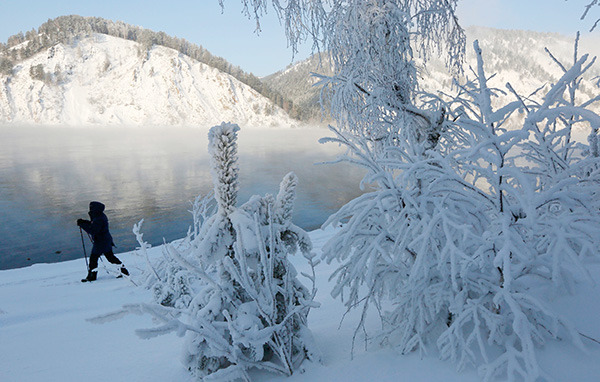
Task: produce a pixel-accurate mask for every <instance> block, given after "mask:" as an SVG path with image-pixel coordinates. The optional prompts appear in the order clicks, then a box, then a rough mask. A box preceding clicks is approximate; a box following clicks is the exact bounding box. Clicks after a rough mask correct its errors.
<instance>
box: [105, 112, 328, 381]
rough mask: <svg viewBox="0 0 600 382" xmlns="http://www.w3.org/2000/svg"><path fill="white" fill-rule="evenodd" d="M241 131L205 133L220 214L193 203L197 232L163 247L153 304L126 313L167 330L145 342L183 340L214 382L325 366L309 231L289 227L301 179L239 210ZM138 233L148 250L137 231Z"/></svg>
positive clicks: (188, 355)
mask: <svg viewBox="0 0 600 382" xmlns="http://www.w3.org/2000/svg"><path fill="white" fill-rule="evenodd" d="M238 131H239V127H238V126H237V125H233V124H226V123H223V124H221V125H219V126H215V127H213V128H212V129H211V130H210V133H209V152H210V154H211V166H212V176H213V182H214V200H215V201H216V206H217V207H216V211H215V208H212V207H211V206H212V204H211V200H212V199H197V202H196V204H195V207H194V209H193V214H194V229H193V230H190V231H189V233H188V236H187V237H186V238H185V239H184V240H183V241H181V242H178V243H176V244H174V243H173V244H166V245H165V251H164V254H163V258H162V259H161V260H160V262H159V263H158V265H153V266H152V267H151V268H150V269H149V270H148V272H147V275H148V276H147V277H148V280H150V281H149V283H148V285H150V286H151V287H152V288H153V290H154V296H155V304H140V305H132V306H127V307H125V311H128V312H133V313H149V314H151V315H152V316H153V317H154V318H155V319H157V320H158V322H160V323H162V326H160V327H158V328H153V329H148V330H138V331H137V333H138V334H139V335H140V336H142V337H145V338H149V337H154V336H156V335H160V334H165V333H169V332H173V331H175V332H177V333H178V334H179V335H181V336H183V335H185V344H184V346H183V363H184V365H185V366H186V367H187V368H188V369H189V370H190V371H191V372H192V373H193V374H194V375H195V376H197V377H199V378H207V379H210V380H211V381H234V380H244V381H248V380H250V374H249V371H250V370H251V369H262V370H268V371H271V372H275V373H279V374H283V375H291V374H292V373H293V372H294V371H296V370H298V368H299V367H300V365H301V363H302V362H303V361H304V360H306V359H311V360H316V361H318V360H319V359H320V356H319V354H318V350H317V349H316V347H315V345H314V341H313V339H312V335H311V333H310V331H309V329H308V323H307V318H308V313H309V310H310V309H311V308H313V307H317V306H318V304H317V303H316V302H315V301H314V297H315V294H316V289H315V287H314V285H315V279H314V277H315V275H314V266H315V265H316V263H317V262H316V261H315V260H314V254H313V253H312V252H311V251H312V244H311V242H310V239H309V237H308V235H307V233H306V232H305V231H303V230H302V229H300V228H299V227H297V226H296V225H294V224H293V223H292V221H291V219H292V210H293V205H294V200H295V192H296V185H297V182H298V179H297V177H296V175H294V174H293V173H289V174H288V175H286V176H285V177H284V179H283V181H282V183H281V186H280V190H279V193H278V195H277V197H273V196H271V195H269V194H267V195H265V196H264V197H260V196H253V197H251V198H250V200H249V201H248V202H246V203H244V204H243V205H241V206H239V207H237V206H236V201H237V193H238V182H237V174H238V168H237V132H238ZM136 232H137V233H136V236H137V237H138V241H139V242H140V245H141V250H142V251H145V248H146V246H145V243H144V242H143V240H142V237H141V234H139V226H137V227H136ZM297 252H300V253H301V254H302V255H303V256H304V258H305V259H306V260H307V262H308V265H309V268H310V269H311V271H310V272H309V274H305V273H303V275H304V276H305V277H307V278H308V279H309V281H310V282H311V284H312V288H307V287H305V286H304V285H303V284H302V283H301V282H300V280H299V277H298V276H299V275H298V273H297V271H296V270H295V268H294V266H293V265H292V264H291V263H290V261H289V258H288V257H289V256H290V255H294V254H296V253H297ZM120 314H122V312H120V313H117V314H116V315H114V316H115V317H117V316H120ZM108 318H110V317H109V316H107V317H104V318H103V319H108Z"/></svg>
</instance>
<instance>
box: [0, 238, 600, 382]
mask: <svg viewBox="0 0 600 382" xmlns="http://www.w3.org/2000/svg"><path fill="white" fill-rule="evenodd" d="M310 235H311V238H312V240H313V243H314V245H315V249H316V251H317V253H320V248H321V246H322V245H323V243H324V242H325V241H326V240H327V238H328V237H329V235H330V233H329V232H323V231H320V230H318V231H313V232H311V233H310ZM151 252H152V255H153V256H158V255H159V254H160V247H156V248H153V249H152V250H151ZM118 257H119V258H120V259H122V260H123V261H124V263H125V264H126V265H127V266H128V268H129V269H130V270H131V271H132V274H133V280H134V281H135V280H136V277H139V275H140V273H141V269H142V268H143V267H144V261H143V259H142V258H141V257H138V256H136V255H135V254H133V253H124V254H119V255H118ZM302 260H303V259H302V258H301V257H300V256H297V257H296V258H294V259H293V261H294V263H295V264H296V266H297V268H298V269H299V270H301V269H302V267H303V266H304V262H303V261H302ZM334 268H335V264H332V265H327V264H325V263H322V264H320V265H319V266H318V267H317V283H318V287H319V293H318V295H317V300H318V301H319V302H320V303H321V308H319V309H314V310H312V311H311V314H310V316H309V326H310V328H311V329H312V331H313V333H314V335H315V338H316V341H317V344H318V345H319V347H320V350H321V352H322V355H323V364H322V365H319V364H311V363H306V364H305V372H304V373H302V374H300V373H298V374H296V375H294V376H292V377H290V378H285V377H280V376H276V375H272V374H265V373H261V374H258V373H257V374H255V381H289V382H294V381H311V382H318V381H344V382H359V381H367V380H369V381H383V382H385V381H410V382H429V381H444V382H459V381H460V382H471V381H472V382H475V381H479V377H478V376H477V373H476V371H475V370H472V369H471V370H466V371H463V372H461V373H457V372H456V371H455V368H454V365H452V364H451V363H449V362H442V361H440V360H439V359H438V358H437V357H436V355H435V354H430V355H425V356H423V357H421V356H420V355H419V354H410V355H408V356H401V355H397V354H396V353H394V352H393V351H392V350H390V349H378V348H377V346H376V344H370V345H369V348H368V350H367V351H365V347H364V342H363V341H362V337H360V338H359V339H358V340H357V342H356V346H355V351H354V358H353V359H351V352H350V347H351V342H352V334H353V331H354V328H355V326H356V323H357V314H356V312H353V313H351V314H349V315H348V316H346V318H345V320H344V322H343V323H342V325H340V320H341V318H342V316H343V314H344V307H343V305H342V304H341V303H340V302H339V301H336V300H333V299H332V298H331V296H330V294H329V292H330V291H331V288H332V284H331V283H330V282H328V277H329V275H330V274H331V272H332V271H333V269H334ZM589 271H590V273H591V276H592V278H593V279H594V280H595V281H596V285H594V286H590V285H579V286H577V287H576V291H577V293H576V295H574V296H563V297H560V298H556V299H553V300H551V301H548V300H546V302H547V303H548V304H550V305H551V307H552V308H555V309H557V310H558V311H560V312H562V313H563V314H564V316H565V317H566V318H568V319H570V320H571V321H572V322H573V323H574V324H575V325H576V327H577V328H578V330H579V331H580V332H581V333H583V334H586V335H587V336H590V337H593V338H595V339H600V298H599V296H600V285H598V283H600V264H596V265H594V266H591V267H590V268H589ZM84 275H85V262H84V260H83V259H79V260H74V261H68V262H63V263H55V264H37V265H33V266H31V267H28V268H21V269H13V270H6V271H0V380H1V381H2V382H34V381H35V382H38V381H44V382H54V381H57V382H58V381H60V382H75V381H77V382H79V381H85V382H94V381H113V382H119V381H124V382H133V381H144V382H164V381H173V382H191V381H194V379H193V378H192V377H191V376H190V375H189V374H188V372H187V371H186V370H185V369H184V368H183V366H182V365H181V363H180V361H179V355H180V352H181V345H182V339H181V338H178V337H177V336H175V335H173V334H171V335H166V336H162V337H158V338H155V339H152V340H142V339H139V338H138V337H137V336H136V335H135V333H134V331H135V330H136V329H141V328H148V327H152V326H153V324H152V322H151V319H150V318H149V316H127V317H125V318H124V319H121V320H118V321H114V322H110V323H106V324H102V325H97V324H92V323H90V322H88V321H86V319H88V318H91V317H94V316H97V315H100V314H104V313H108V312H111V311H115V310H118V309H119V308H120V307H121V306H122V305H123V304H128V303H137V302H149V301H150V300H151V297H150V292H149V291H147V290H144V289H143V288H139V287H135V286H134V285H133V284H132V283H131V282H129V281H128V280H125V279H115V278H114V277H113V276H111V275H108V274H107V273H106V272H104V271H101V272H100V273H99V280H98V281H96V282H94V283H89V284H82V283H81V282H80V281H79V280H80V279H81V278H82V277H83V276H84ZM369 323H370V325H371V327H376V325H377V320H376V317H375V314H373V315H372V317H371V320H370V322H369ZM583 341H584V344H585V345H586V347H587V353H584V352H582V351H580V350H579V349H576V348H574V347H573V346H572V345H570V344H568V343H565V342H559V341H553V342H549V343H547V344H546V347H545V348H544V349H542V350H541V351H540V364H541V367H542V368H544V370H546V371H547V372H548V373H549V374H550V375H552V376H554V377H555V378H556V381H558V382H562V381H577V382H597V381H599V380H600V362H598V360H600V344H598V343H595V342H592V341H590V340H587V339H584V340H583Z"/></svg>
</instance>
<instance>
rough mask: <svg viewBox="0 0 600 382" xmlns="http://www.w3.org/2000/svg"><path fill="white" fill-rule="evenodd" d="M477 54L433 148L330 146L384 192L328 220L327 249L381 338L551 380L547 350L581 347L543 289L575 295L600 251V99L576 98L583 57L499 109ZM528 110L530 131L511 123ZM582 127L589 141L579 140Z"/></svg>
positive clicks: (344, 290) (349, 138) (339, 290)
mask: <svg viewBox="0 0 600 382" xmlns="http://www.w3.org/2000/svg"><path fill="white" fill-rule="evenodd" d="M475 50H476V54H477V57H478V67H477V68H476V70H475V72H474V73H475V80H474V81H468V82H467V83H466V84H463V85H459V88H460V91H459V94H458V95H457V96H456V97H455V98H454V99H453V100H452V101H451V102H450V103H448V104H447V105H446V108H447V110H448V113H449V115H450V117H451V118H452V120H453V123H450V122H448V121H446V122H442V123H439V124H437V126H439V130H437V131H439V134H440V135H439V139H438V140H437V142H436V143H435V145H429V147H425V146H424V145H427V142H428V140H422V141H419V140H413V141H412V142H410V143H409V146H410V147H412V148H413V149H412V150H409V149H408V148H406V147H405V144H404V143H403V142H397V141H393V142H390V141H388V142H387V144H386V146H385V147H384V148H383V149H380V150H373V149H372V145H371V143H370V141H369V139H368V137H364V136H356V135H351V134H347V133H342V132H339V131H337V130H335V129H334V132H335V133H336V137H335V138H330V139H326V140H325V141H334V142H337V143H340V144H343V145H345V146H347V147H348V148H349V151H350V153H351V156H348V157H346V158H343V159H346V160H349V161H351V162H353V163H356V164H358V165H361V166H364V167H365V168H367V169H368V170H369V174H368V175H367V177H366V178H365V181H366V182H368V183H371V184H373V185H374V188H375V190H374V191H372V192H370V193H366V194H364V195H363V196H361V197H359V198H357V199H355V200H354V201H352V202H350V203H348V204H347V205H346V206H344V207H343V208H342V209H341V210H340V211H339V212H338V213H336V214H335V215H333V216H332V217H331V218H330V219H329V220H328V222H326V224H334V225H338V224H340V223H344V224H343V225H342V226H341V228H340V229H339V231H338V233H337V234H336V236H335V237H334V238H333V239H332V240H331V241H330V242H329V243H328V244H327V245H326V246H325V248H324V255H325V257H326V259H327V260H328V261H333V260H338V261H340V263H341V264H340V267H339V268H338V269H337V271H336V272H335V273H334V275H333V277H335V278H336V287H335V289H334V291H333V294H334V296H338V295H339V296H344V301H345V304H346V306H347V307H348V309H353V308H355V307H358V306H362V309H363V315H362V319H361V321H360V323H359V328H360V327H361V326H362V325H363V323H364V317H365V315H366V313H367V309H368V305H370V304H372V305H374V306H376V308H377V310H378V311H379V312H380V314H381V319H382V322H383V329H382V330H381V332H380V333H378V335H377V337H376V338H378V339H379V340H380V341H381V342H383V343H386V344H388V345H390V346H393V347H396V348H398V350H400V351H401V352H403V353H406V352H411V351H414V350H419V351H427V349H428V348H429V347H431V346H435V347H437V349H438V351H439V353H440V355H441V357H442V358H447V359H451V360H452V361H454V362H456V363H457V366H458V368H459V369H460V368H463V367H465V366H467V365H474V366H479V365H482V366H480V371H481V372H482V375H483V377H484V379H485V380H495V379H496V378H501V379H508V380H525V381H537V380H540V379H541V380H543V379H546V378H548V376H547V375H545V374H544V372H543V371H542V370H540V368H539V366H538V364H537V360H536V347H537V346H540V345H541V344H543V343H544V342H545V341H546V340H547V339H551V338H553V339H557V338H561V339H569V340H570V341H572V342H573V343H575V344H576V345H578V346H581V343H580V339H579V335H578V333H577V331H576V330H575V329H574V328H573V327H571V325H570V324H569V323H568V322H566V321H565V320H563V319H562V318H561V317H559V316H557V315H556V314H555V313H554V312H552V311H551V310H550V309H548V308H547V307H546V306H545V304H544V302H543V298H540V294H541V296H544V293H549V291H552V293H564V292H565V291H569V290H571V286H572V284H573V283H574V282H577V281H580V280H585V279H586V277H588V276H587V272H586V270H585V266H584V262H585V260H586V259H587V258H596V259H597V258H598V256H599V253H598V252H599V249H598V248H599V246H600V214H599V208H598V207H599V206H598V190H599V189H600V178H599V177H598V175H599V173H598V168H599V163H600V162H599V160H598V157H597V154H594V153H597V148H595V147H594V146H593V144H594V143H595V142H596V141H595V139H597V131H598V126H600V117H599V116H598V115H596V114H594V113H593V112H591V111H590V110H588V109H587V107H588V106H589V105H590V104H592V103H593V102H596V101H598V100H599V99H600V97H596V98H594V99H591V100H586V101H584V102H582V103H581V104H576V90H577V86H578V83H579V78H580V77H581V75H583V73H584V72H585V70H587V69H588V68H589V65H586V62H587V60H588V57H587V56H583V57H581V58H578V57H577V53H575V62H574V63H573V65H572V67H571V68H566V67H563V68H564V72H565V73H564V75H563V77H562V78H561V79H560V80H559V81H558V82H557V83H556V84H554V85H552V86H550V87H549V89H545V93H544V94H543V95H541V96H540V95H539V94H538V95H537V96H538V97H539V99H540V101H538V102H536V101H535V99H536V97H535V95H532V96H530V97H527V98H525V97H520V96H516V97H515V101H514V102H513V103H510V104H508V105H505V106H503V107H501V108H499V109H496V110H494V109H493V108H492V102H491V99H492V97H493V96H494V94H495V93H496V92H498V91H499V90H498V89H493V88H490V87H489V86H488V84H487V81H488V77H487V76H486V74H485V72H484V67H483V58H482V53H481V50H480V49H479V46H478V44H477V42H476V43H475ZM592 62H593V61H592ZM508 89H509V91H510V89H512V88H511V87H510V85H508ZM541 91H542V90H540V91H539V92H541ZM517 111H521V112H523V113H524V114H525V120H524V123H523V125H522V128H517V129H508V128H507V126H508V125H509V123H508V121H511V120H513V119H514V120H519V119H518V116H516V115H515V112H517ZM425 115H427V114H425ZM430 120H434V119H430ZM580 125H581V126H580ZM403 126H404V127H406V126H407V125H403ZM579 126H580V127H579ZM399 128H401V127H399ZM583 129H587V130H588V131H590V138H589V139H588V140H589V142H591V143H592V145H585V144H584V143H583V142H578V143H575V142H574V140H573V139H572V136H573V134H575V132H576V131H582V130H583ZM359 328H357V330H358V329H359Z"/></svg>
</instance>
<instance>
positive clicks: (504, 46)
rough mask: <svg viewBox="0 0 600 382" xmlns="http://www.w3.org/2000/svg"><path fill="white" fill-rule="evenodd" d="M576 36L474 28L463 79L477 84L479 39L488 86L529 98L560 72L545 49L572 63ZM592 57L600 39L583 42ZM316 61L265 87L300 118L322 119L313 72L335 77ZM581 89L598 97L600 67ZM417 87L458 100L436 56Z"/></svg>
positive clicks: (275, 78) (581, 49)
mask: <svg viewBox="0 0 600 382" xmlns="http://www.w3.org/2000/svg"><path fill="white" fill-rule="evenodd" d="M574 38H575V36H564V35H559V34H556V33H540V32H533V31H522V30H501V29H493V28H486V27H471V28H468V29H467V46H466V50H467V61H466V63H465V75H467V76H469V77H470V78H473V75H472V73H471V72H470V70H469V66H472V67H475V55H474V54H473V40H474V39H477V40H479V42H480V46H481V48H482V50H483V58H484V60H485V70H486V73H487V74H488V75H489V76H491V75H493V74H495V77H494V78H493V79H492V80H491V81H490V85H491V86H494V87H497V88H500V89H503V90H505V91H506V87H505V84H506V83H507V82H510V83H511V85H512V86H513V87H514V88H515V90H516V91H517V92H519V93H520V94H522V95H529V94H530V93H531V92H533V91H535V90H536V89H538V88H539V87H540V86H542V85H545V84H549V83H552V82H553V81H556V80H557V79H558V78H559V77H560V75H561V74H562V70H561V69H560V67H559V66H558V65H556V64H555V63H554V62H553V60H552V59H551V58H550V56H549V55H548V53H546V52H545V50H544V48H548V49H549V50H550V52H552V54H553V55H554V56H555V57H556V58H558V59H559V60H560V61H561V62H562V63H563V64H569V63H571V64H572V62H573V42H574ZM584 53H589V54H590V55H591V56H592V57H593V56H600V39H598V38H597V37H595V38H592V37H588V38H587V39H583V40H582V41H581V43H580V47H579V56H582V55H583V54H584ZM324 57H325V55H323V56H322V57H321V58H319V57H318V56H314V57H311V58H309V59H307V60H305V61H302V62H299V63H298V64H296V65H293V66H290V67H288V68H286V69H285V70H282V71H280V72H277V73H274V74H272V75H270V76H268V77H266V78H265V79H264V81H265V82H266V83H267V84H268V85H269V86H271V87H272V88H274V89H277V90H279V91H280V92H281V93H282V94H283V95H284V96H285V97H288V98H289V99H291V100H292V101H293V102H294V104H297V105H299V106H300V107H301V108H303V109H305V110H303V115H302V116H301V117H308V118H315V116H317V117H320V106H319V104H318V103H319V91H320V88H319V87H314V86H313V85H314V84H315V83H316V79H315V78H314V77H311V75H310V74H311V72H315V73H319V74H324V75H331V74H332V73H333V71H332V70H331V68H330V67H329V66H328V65H327V60H326V59H323V58H324ZM589 74H590V76H588V77H587V79H586V81H584V82H583V83H582V85H581V87H580V90H579V91H580V93H583V94H585V96H586V97H592V95H597V94H598V93H600V89H599V88H598V86H597V84H596V83H597V81H598V79H597V78H596V79H595V80H594V79H593V77H595V76H598V75H600V65H598V64H596V65H595V67H592V68H591V69H590V72H589ZM419 83H420V85H421V87H422V88H423V90H425V91H428V92H432V93H434V94H437V93H438V91H442V92H445V93H448V94H454V93H455V91H453V90H452V89H451V85H452V77H451V76H450V74H449V73H448V70H447V69H446V67H445V64H444V61H443V59H440V58H438V57H436V56H435V55H433V56H432V57H431V61H430V62H429V63H428V64H427V65H426V67H424V68H422V70H421V72H420V76H419ZM506 98H510V99H511V101H512V100H513V99H514V97H513V96H512V95H510V94H507V95H505V96H501V97H500V98H499V99H498V101H501V100H503V99H506Z"/></svg>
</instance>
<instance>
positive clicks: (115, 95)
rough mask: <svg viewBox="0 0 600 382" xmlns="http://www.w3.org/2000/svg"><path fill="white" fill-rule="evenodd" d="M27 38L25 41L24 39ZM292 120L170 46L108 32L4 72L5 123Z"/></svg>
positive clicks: (0, 111) (1, 113)
mask: <svg viewBox="0 0 600 382" xmlns="http://www.w3.org/2000/svg"><path fill="white" fill-rule="evenodd" d="M25 43H27V42H25ZM221 121H231V122H235V123H238V124H239V125H241V126H293V125H296V124H297V122H296V121H294V120H292V119H290V118H289V116H288V115H287V114H286V113H285V112H284V111H283V110H282V109H281V108H279V107H277V106H276V105H274V104H273V103H272V102H271V101H270V100H268V99H267V98H265V97H264V96H262V95H260V94H259V93H258V92H256V91H255V90H254V89H252V88H250V87H249V86H247V85H245V84H243V83H241V82H240V81H238V80H237V79H235V78H234V77H232V76H231V75H229V74H226V73H223V72H221V71H219V70H218V69H215V68H213V67H211V66H208V65H206V64H203V63H200V62H198V61H195V60H194V59H192V58H190V57H188V56H186V55H183V54H181V53H179V52H177V51H175V50H173V49H169V48H166V47H163V46H158V45H154V46H153V47H152V48H150V49H145V48H143V46H142V45H141V44H139V43H137V42H133V41H129V40H124V39H121V38H117V37H112V36H108V35H105V34H90V35H89V36H87V37H82V38H78V39H74V40H73V41H72V42H71V43H68V44H64V43H61V44H57V45H54V46H52V47H50V48H48V49H45V50H42V51H41V52H39V53H37V54H35V55H34V56H32V57H30V58H28V59H25V60H23V61H21V62H20V63H19V64H18V65H16V66H15V67H14V68H13V70H12V73H11V74H9V75H0V124H7V123H28V124H29V123H35V124H60V125H77V126H80V125H117V124H123V125H200V126H210V125H214V124H218V123H220V122H221Z"/></svg>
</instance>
